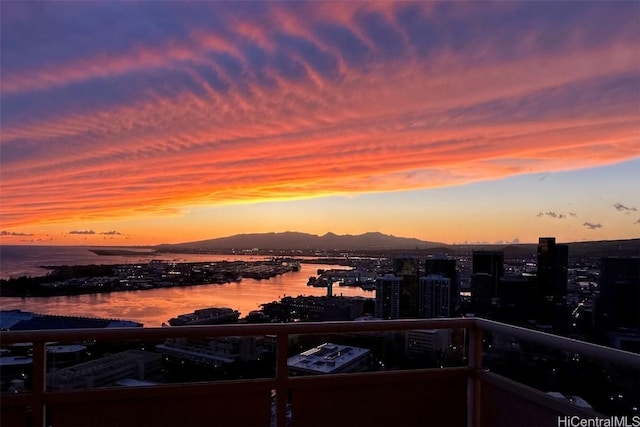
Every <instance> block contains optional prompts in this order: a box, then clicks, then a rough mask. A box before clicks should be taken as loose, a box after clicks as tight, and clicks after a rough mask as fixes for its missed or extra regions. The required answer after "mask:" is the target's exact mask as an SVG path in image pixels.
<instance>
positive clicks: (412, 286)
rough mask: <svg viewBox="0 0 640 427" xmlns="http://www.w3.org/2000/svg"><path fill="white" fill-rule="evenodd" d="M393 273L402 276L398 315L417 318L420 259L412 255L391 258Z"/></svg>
mask: <svg viewBox="0 0 640 427" xmlns="http://www.w3.org/2000/svg"><path fill="white" fill-rule="evenodd" d="M393 273H394V274H395V275H396V276H399V277H402V286H401V287H400V317H401V318H403V319H412V318H417V317H418V315H419V313H418V299H419V295H418V285H419V280H420V276H421V271H420V260H419V259H418V258H413V257H401V258H395V259H394V260H393Z"/></svg>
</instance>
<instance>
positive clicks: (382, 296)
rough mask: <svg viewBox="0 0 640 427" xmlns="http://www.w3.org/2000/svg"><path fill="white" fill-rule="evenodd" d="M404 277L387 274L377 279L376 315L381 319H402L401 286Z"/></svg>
mask: <svg viewBox="0 0 640 427" xmlns="http://www.w3.org/2000/svg"><path fill="white" fill-rule="evenodd" d="M401 284H402V277H398V276H396V275H393V274H387V275H384V276H382V277H378V278H377V279H376V307H375V315H376V317H377V318H379V319H399V318H400V286H401Z"/></svg>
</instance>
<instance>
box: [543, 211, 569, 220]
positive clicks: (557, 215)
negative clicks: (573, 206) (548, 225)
mask: <svg viewBox="0 0 640 427" xmlns="http://www.w3.org/2000/svg"><path fill="white" fill-rule="evenodd" d="M536 216H537V217H542V216H548V217H550V218H556V219H565V218H566V217H567V216H566V215H565V214H563V213H557V212H553V211H547V212H544V213H543V212H538V214H537V215H536Z"/></svg>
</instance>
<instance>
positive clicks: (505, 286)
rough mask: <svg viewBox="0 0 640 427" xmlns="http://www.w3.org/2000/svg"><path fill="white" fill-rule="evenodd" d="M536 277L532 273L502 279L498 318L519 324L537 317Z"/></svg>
mask: <svg viewBox="0 0 640 427" xmlns="http://www.w3.org/2000/svg"><path fill="white" fill-rule="evenodd" d="M536 286H537V284H536V277H535V276H534V275H532V274H529V275H526V274H523V275H519V276H505V277H503V278H502V279H501V280H500V290H499V295H500V296H499V298H500V314H499V316H498V319H499V320H500V321H503V322H506V323H512V324H517V325H524V324H527V323H528V322H529V321H531V320H535V318H536V299H537V290H536Z"/></svg>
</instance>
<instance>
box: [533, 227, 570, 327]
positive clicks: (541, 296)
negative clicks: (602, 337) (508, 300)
mask: <svg viewBox="0 0 640 427" xmlns="http://www.w3.org/2000/svg"><path fill="white" fill-rule="evenodd" d="M537 264H538V272H537V283H538V292H537V293H538V307H537V311H538V314H537V320H538V323H540V324H545V325H550V326H552V327H553V329H554V330H562V329H564V327H565V326H566V325H565V324H566V322H567V319H568V313H567V269H568V265H569V247H568V246H567V245H559V244H556V239H555V238H554V237H541V238H540V239H539V241H538V259H537Z"/></svg>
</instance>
